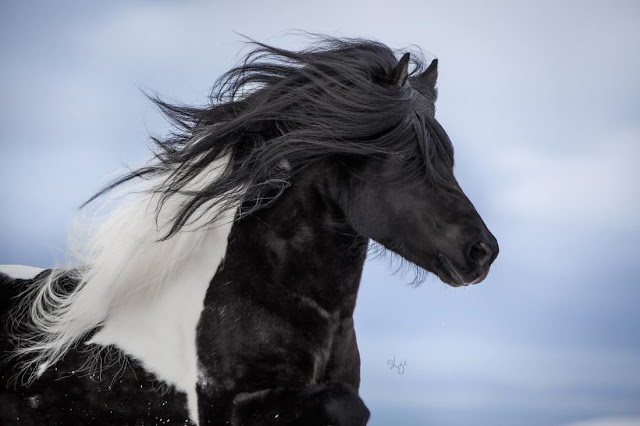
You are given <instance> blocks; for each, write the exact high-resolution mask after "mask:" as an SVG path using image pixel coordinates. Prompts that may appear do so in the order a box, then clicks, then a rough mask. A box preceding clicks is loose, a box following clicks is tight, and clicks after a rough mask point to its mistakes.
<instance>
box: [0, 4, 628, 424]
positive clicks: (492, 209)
mask: <svg viewBox="0 0 640 426" xmlns="http://www.w3.org/2000/svg"><path fill="white" fill-rule="evenodd" d="M293 29H301V30H306V31H311V32H318V33H325V34H330V35H334V36H358V37H368V38H374V39H377V40H380V41H382V42H384V43H387V44H388V45H390V46H392V47H395V48H402V47H406V46H409V45H417V46H419V47H421V48H422V49H423V50H424V51H425V54H426V56H427V58H433V57H438V58H439V60H440V79H439V91H440V98H439V101H438V104H437V107H438V112H437V117H438V119H439V120H440V122H441V123H442V125H443V126H444V128H445V129H447V131H448V133H449V135H450V137H451V139H452V140H453V142H454V145H455V147H456V161H457V165H456V175H457V177H458V179H459V181H460V184H461V186H462V188H463V189H465V191H466V193H467V194H468V195H469V197H470V198H471V200H472V201H473V202H474V203H475V205H476V207H477V209H478V211H479V212H480V213H481V215H482V216H483V218H484V220H485V222H486V223H487V225H488V226H489V228H490V229H491V230H492V231H493V233H494V234H495V235H496V237H497V238H498V240H499V242H500V247H501V252H500V256H499V258H498V259H497V261H496V263H495V264H494V266H493V268H492V273H491V274H490V275H489V277H488V279H487V280H486V281H484V282H483V283H482V284H480V285H478V286H473V287H471V288H464V289H453V288H450V287H448V286H446V285H444V284H442V283H441V282H439V281H438V280H437V279H436V278H431V279H429V280H427V282H426V283H425V284H423V285H422V286H420V287H417V288H415V287H411V286H410V285H408V284H407V283H409V282H410V281H411V277H410V276H404V277H403V276H402V275H398V274H395V275H394V274H393V268H392V267H389V265H388V264H387V261H385V260H384V259H371V260H370V261H368V263H367V265H366V269H365V274H364V278H363V282H362V287H361V295H360V298H359V301H358V307H357V310H356V329H357V332H358V335H359V344H360V352H361V355H362V388H361V395H362V397H363V399H364V400H365V402H366V403H367V404H368V406H369V408H370V409H371V411H372V413H373V414H372V418H371V421H370V423H369V424H370V425H371V426H382V425H401V426H404V425H407V426H409V425H412V426H422V425H487V426H489V425H491V426H498V425H532V426H534V425H535V426H540V425H568V424H572V425H583V426H586V425H590V426H594V425H631V424H635V425H638V424H640V279H639V278H638V275H637V274H638V269H639V266H640V263H639V261H640V249H639V247H640V167H639V161H640V120H639V119H640V55H639V54H638V52H640V3H638V2H637V1H536V2H532V1H531V2H520V1H518V2H504V1H482V2H476V1H460V0H453V1H440V2H432V1H425V0H420V1H407V0H397V1H393V2H388V1H387V2H381V1H372V0H369V1H359V0H358V1H348V2H345V1H336V0H325V1H323V2H321V3H320V2H300V1H277V2H276V1H273V2H265V1H243V2H231V1H218V2H207V3H201V2H178V1H175V2H172V1H146V2H145V1H109V2H68V1H56V2H47V1H29V2H18V1H14V2H10V1H3V2H1V3H0V58H2V60H1V63H2V65H1V66H0V99H1V102H0V147H1V149H0V157H1V161H0V164H1V167H0V206H1V207H0V264H28V265H36V266H41V267H50V266H53V265H54V263H55V261H56V259H57V260H61V259H63V258H64V255H63V253H64V250H65V244H66V242H65V240H66V238H65V234H66V230H67V229H68V226H69V225H70V222H71V219H72V217H73V215H74V213H75V211H76V209H77V207H78V206H79V205H80V203H81V202H82V201H84V200H85V199H86V198H88V197H89V196H90V195H91V194H92V193H93V192H94V191H95V190H97V189H98V188H99V186H100V185H101V184H102V183H104V182H105V179H104V178H105V176H108V175H109V173H110V172H111V171H113V170H114V169H118V168H120V167H121V166H122V165H123V164H139V163H141V162H143V161H144V160H146V158H147V157H148V150H147V144H146V141H147V137H148V134H149V133H151V134H162V133H164V132H166V131H167V130H168V127H167V124H166V123H165V122H164V120H163V118H162V117H161V116H160V114H159V113H158V112H157V111H156V110H155V109H154V108H153V106H152V105H150V103H149V102H148V101H147V100H146V99H145V98H144V96H142V94H141V93H140V91H139V90H138V89H139V88H142V89H145V90H150V91H152V92H154V91H156V92H158V93H159V94H161V95H162V96H164V97H166V98H167V99H170V100H176V101H179V102H184V103H193V104H203V103H205V101H206V96H207V94H208V91H209V88H210V86H211V84H212V83H213V81H214V80H215V79H216V77H217V76H219V75H220V74H221V73H222V72H224V71H225V70H227V69H228V68H230V67H231V66H232V65H234V63H235V62H236V61H237V60H238V59H239V58H240V55H239V53H238V52H239V51H240V50H241V49H242V48H243V42H242V37H241V36H240V35H238V34H237V33H242V34H245V35H247V36H250V37H252V38H254V39H257V40H260V41H263V42H268V43H272V44H276V45H279V46H282V47H286V48H299V47H302V46H303V44H304V40H303V39H302V38H301V37H299V36H296V35H293V36H292V35H290V34H289V35H288V32H289V31H290V30H293ZM394 359H395V362H396V364H399V363H400V362H405V361H406V366H405V368H404V373H403V374H399V372H398V370H397V369H390V368H389V366H388V365H387V361H388V360H394Z"/></svg>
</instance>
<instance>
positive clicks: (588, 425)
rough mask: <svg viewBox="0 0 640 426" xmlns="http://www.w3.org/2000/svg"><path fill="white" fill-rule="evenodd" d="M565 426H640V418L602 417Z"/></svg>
mask: <svg viewBox="0 0 640 426" xmlns="http://www.w3.org/2000/svg"><path fill="white" fill-rule="evenodd" d="M564 426H640V416H626V417H600V418H597V419H590V420H583V421H579V422H573V423H567V424H566V425H564Z"/></svg>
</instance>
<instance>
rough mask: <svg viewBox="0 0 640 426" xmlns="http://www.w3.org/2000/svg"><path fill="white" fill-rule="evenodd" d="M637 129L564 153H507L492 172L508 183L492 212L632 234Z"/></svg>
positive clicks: (638, 197)
mask: <svg viewBox="0 0 640 426" xmlns="http://www.w3.org/2000/svg"><path fill="white" fill-rule="evenodd" d="M638 158H640V128H636V129H633V130H630V131H627V132H624V131H623V132H618V133H616V132H614V133H613V134H612V135H606V136H601V137H600V138H599V139H597V140H596V141H595V142H592V143H588V142H585V143H584V144H581V146H580V147H576V148H575V149H572V150H571V151H570V152H567V150H555V151H554V150H549V149H547V150H545V149H544V148H540V147H536V146H535V145H533V144H529V145H519V146H516V147H512V148H510V149H509V148H507V149H506V150H505V151H504V153H503V154H502V156H501V157H500V158H499V159H498V164H497V165H496V166H497V167H500V168H501V170H503V172H504V173H505V176H507V178H506V179H505V181H504V184H503V185H502V187H501V188H498V191H497V194H496V196H495V199H494V203H495V205H496V209H497V210H501V211H503V212H505V213H506V214H510V215H513V216H517V217H519V218H522V219H526V220H529V221H533V222H538V223H539V222H547V223H552V224H557V225H568V226H575V225H578V226H604V227H606V228H611V227H615V228H628V227H633V228H634V229H637V228H638V226H639V225H640V223H639V221H638V217H640V169H638V168H637V164H636V163H637V159H638Z"/></svg>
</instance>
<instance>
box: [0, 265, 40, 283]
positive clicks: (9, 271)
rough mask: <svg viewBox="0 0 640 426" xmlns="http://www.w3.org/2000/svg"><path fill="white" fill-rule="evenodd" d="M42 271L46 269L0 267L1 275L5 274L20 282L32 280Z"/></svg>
mask: <svg viewBox="0 0 640 426" xmlns="http://www.w3.org/2000/svg"><path fill="white" fill-rule="evenodd" d="M42 271H44V269H42V268H37V267H35V266H25V265H0V274H5V275H8V276H10V277H11V278H14V279H18V280H31V279H33V278H35V277H36V275H38V274H39V273H40V272H42Z"/></svg>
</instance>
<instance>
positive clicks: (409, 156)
mask: <svg viewBox="0 0 640 426" xmlns="http://www.w3.org/2000/svg"><path fill="white" fill-rule="evenodd" d="M398 158H399V159H400V160H401V161H411V160H413V159H414V158H415V153H413V152H411V151H406V152H401V153H399V154H398Z"/></svg>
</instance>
